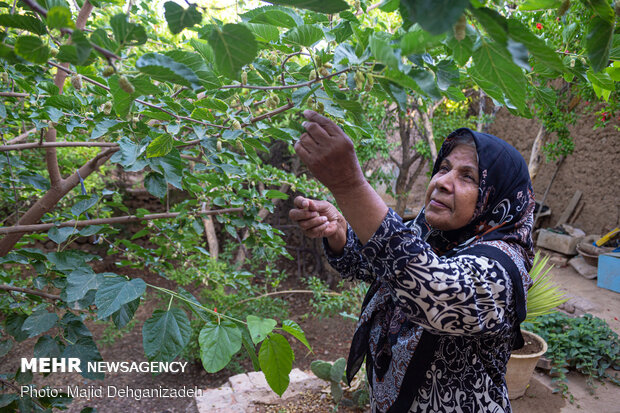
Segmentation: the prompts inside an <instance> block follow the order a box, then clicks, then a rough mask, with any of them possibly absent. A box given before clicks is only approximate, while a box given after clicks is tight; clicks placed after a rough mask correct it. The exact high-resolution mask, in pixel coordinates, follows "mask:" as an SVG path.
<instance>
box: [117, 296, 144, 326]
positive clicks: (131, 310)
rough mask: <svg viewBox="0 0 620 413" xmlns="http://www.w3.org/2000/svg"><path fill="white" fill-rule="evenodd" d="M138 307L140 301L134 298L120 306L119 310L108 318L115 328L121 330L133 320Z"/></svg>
mask: <svg viewBox="0 0 620 413" xmlns="http://www.w3.org/2000/svg"><path fill="white" fill-rule="evenodd" d="M139 306H140V299H139V298H136V299H135V300H133V301H130V302H128V303H126V304H123V305H121V308H120V309H119V310H118V311H117V312H115V313H114V314H112V316H111V317H110V318H112V321H113V322H114V325H115V326H116V328H123V327H125V326H126V325H127V323H128V322H129V321H130V320H131V319H132V318H133V316H134V314H135V313H136V310H137V309H138V307H139Z"/></svg>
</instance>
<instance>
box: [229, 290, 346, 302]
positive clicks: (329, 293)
mask: <svg viewBox="0 0 620 413" xmlns="http://www.w3.org/2000/svg"><path fill="white" fill-rule="evenodd" d="M314 293H315V292H314V291H312V290H286V291H274V292H271V293H266V294H261V295H257V296H256V297H250V298H246V299H245V300H241V301H237V302H236V303H235V304H234V306H237V305H239V304H243V303H245V302H248V301H253V300H258V299H260V298H263V297H269V296H272V295H280V294H314ZM320 294H326V295H335V296H340V295H342V294H340V293H337V292H334V291H328V292H324V293H320Z"/></svg>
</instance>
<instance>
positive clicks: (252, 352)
mask: <svg viewBox="0 0 620 413" xmlns="http://www.w3.org/2000/svg"><path fill="white" fill-rule="evenodd" d="M241 342H242V344H243V348H245V351H246V352H247V353H248V356H250V360H252V367H253V368H254V371H260V362H259V361H258V356H257V355H256V349H255V348H254V345H253V344H252V341H251V339H250V338H248V335H247V334H243V335H242V336H241ZM9 343H10V342H9Z"/></svg>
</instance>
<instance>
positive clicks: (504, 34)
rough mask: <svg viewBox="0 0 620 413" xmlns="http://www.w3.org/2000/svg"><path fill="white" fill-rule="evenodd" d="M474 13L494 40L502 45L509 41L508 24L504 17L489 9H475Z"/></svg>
mask: <svg viewBox="0 0 620 413" xmlns="http://www.w3.org/2000/svg"><path fill="white" fill-rule="evenodd" d="M472 12H473V13H474V16H476V19H477V20H478V21H479V22H480V24H481V25H482V26H483V27H484V30H486V32H487V33H488V34H489V36H491V37H492V38H493V40H495V41H496V42H498V43H501V44H505V43H506V40H508V23H507V21H506V18H505V17H504V16H502V15H500V14H499V13H498V12H496V11H495V10H493V9H489V8H487V7H482V8H479V9H473V10H472Z"/></svg>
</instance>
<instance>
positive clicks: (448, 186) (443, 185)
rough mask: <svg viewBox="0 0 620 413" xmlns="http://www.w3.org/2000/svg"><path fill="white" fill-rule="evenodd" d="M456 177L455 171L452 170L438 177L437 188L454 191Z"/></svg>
mask: <svg viewBox="0 0 620 413" xmlns="http://www.w3.org/2000/svg"><path fill="white" fill-rule="evenodd" d="M454 177H455V174H454V171H450V172H448V173H446V174H444V175H442V176H440V177H438V178H437V181H436V185H437V188H438V189H440V190H443V191H446V192H452V189H453V188H454Z"/></svg>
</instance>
